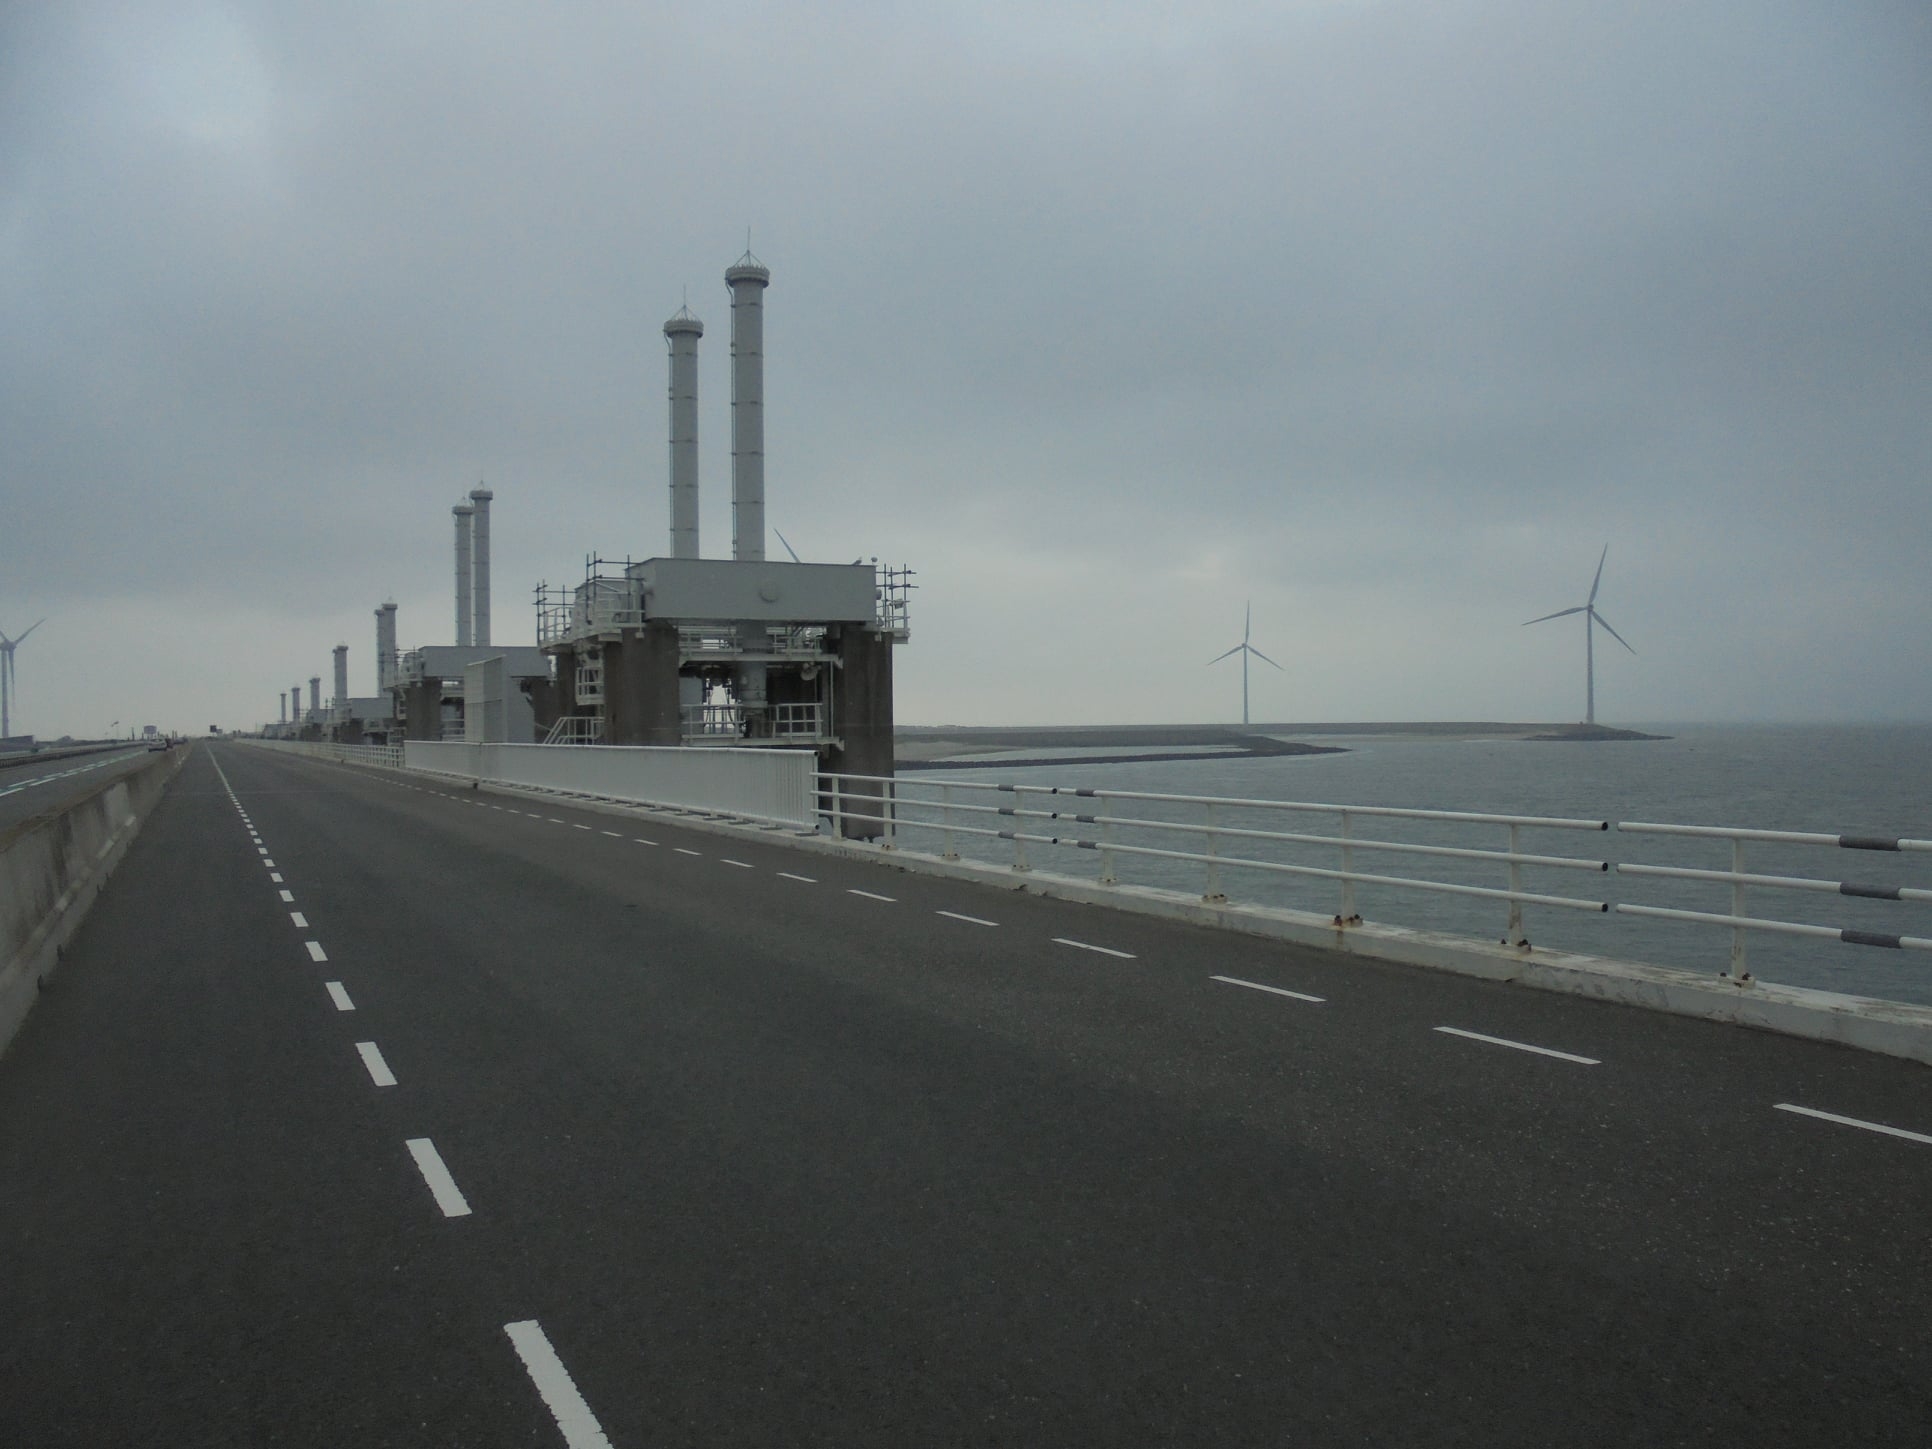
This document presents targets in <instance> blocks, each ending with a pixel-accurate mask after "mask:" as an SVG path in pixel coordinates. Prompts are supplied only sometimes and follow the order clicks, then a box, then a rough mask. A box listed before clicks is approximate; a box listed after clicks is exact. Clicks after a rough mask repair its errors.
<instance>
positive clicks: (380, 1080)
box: [356, 1041, 396, 1087]
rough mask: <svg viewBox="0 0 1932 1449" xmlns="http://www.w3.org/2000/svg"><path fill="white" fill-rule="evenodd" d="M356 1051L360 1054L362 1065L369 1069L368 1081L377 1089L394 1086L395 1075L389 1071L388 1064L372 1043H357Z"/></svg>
mask: <svg viewBox="0 0 1932 1449" xmlns="http://www.w3.org/2000/svg"><path fill="white" fill-rule="evenodd" d="M356 1050H357V1051H359V1052H361V1053H362V1064H363V1065H364V1066H365V1067H367V1068H368V1069H369V1080H370V1081H372V1082H374V1083H375V1084H376V1085H377V1086H378V1087H393V1086H395V1085H396V1074H395V1073H394V1072H392V1071H390V1070H389V1063H388V1062H385V1061H384V1060H383V1059H382V1053H381V1051H379V1050H378V1049H377V1047H376V1044H375V1043H374V1042H372V1041H359V1042H357V1043H356Z"/></svg>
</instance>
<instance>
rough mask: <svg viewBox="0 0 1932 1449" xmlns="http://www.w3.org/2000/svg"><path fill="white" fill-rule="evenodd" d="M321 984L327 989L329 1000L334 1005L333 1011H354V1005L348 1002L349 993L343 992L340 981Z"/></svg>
mask: <svg viewBox="0 0 1932 1449" xmlns="http://www.w3.org/2000/svg"><path fill="white" fill-rule="evenodd" d="M322 984H323V985H324V986H326V987H328V988H329V1000H331V1001H333V1002H334V1003H335V1009H336V1010H337V1011H354V1010H355V1009H356V1004H355V1003H354V1002H353V1001H351V1000H349V993H348V992H347V991H345V990H343V988H342V983H341V982H340V981H325V982H323V983H322Z"/></svg>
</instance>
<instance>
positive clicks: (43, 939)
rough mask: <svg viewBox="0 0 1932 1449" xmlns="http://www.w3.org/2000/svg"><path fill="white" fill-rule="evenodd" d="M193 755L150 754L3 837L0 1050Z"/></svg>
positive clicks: (0, 851) (0, 844) (0, 863)
mask: <svg viewBox="0 0 1932 1449" xmlns="http://www.w3.org/2000/svg"><path fill="white" fill-rule="evenodd" d="M187 756H188V747H185V746H184V747H181V748H177V749H173V750H169V751H167V752H166V753H165V754H160V753H157V754H153V755H150V756H149V757H148V759H147V760H146V761H144V762H143V763H142V764H140V765H139V766H137V767H136V768H135V769H133V770H131V771H130V772H128V773H127V774H125V775H121V776H119V777H118V778H116V779H113V780H110V781H107V782H106V783H104V784H102V785H101V786H100V787H98V788H97V789H95V790H93V791H92V792H90V793H89V794H87V795H84V796H82V797H81V798H80V799H79V800H76V801H74V802H72V803H71V804H69V805H67V806H66V807H64V808H63V809H60V810H58V811H54V812H52V813H49V814H45V815H38V816H35V817H34V818H32V819H30V820H23V821H21V822H20V823H19V824H18V825H15V826H14V827H12V828H11V829H10V830H8V831H6V832H5V833H3V834H0V1051H5V1050H6V1048H7V1046H8V1044H9V1043H10V1042H12V1040H13V1038H14V1033H15V1032H17V1031H18V1030H19V1029H20V1023H21V1022H22V1021H24V1020H25V1019H26V1016H27V1012H28V1011H29V1010H30V1009H31V1008H32V1006H33V1004H34V1000H35V998H36V997H38V995H39V994H40V983H41V982H42V981H44V980H45V979H46V978H47V976H48V975H49V974H50V973H51V972H52V971H53V969H54V967H55V965H56V964H57V963H58V962H59V960H60V953H61V949H62V947H64V946H65V945H66V944H67V942H68V941H69V940H70V939H72V937H73V935H74V932H75V931H77V930H79V929H80V924H81V922H82V921H83V920H84V919H85V918H86V916H87V911H88V908H89V907H90V906H92V905H93V904H94V899H95V897H96V896H98V895H99V894H100V892H101V887H102V885H103V884H105V883H106V881H107V878H108V876H109V875H111V874H112V873H113V871H114V867H115V866H116V865H118V864H119V863H120V859H121V857H122V856H123V855H124V854H126V853H127V847H128V844H129V842H131V841H132V840H133V839H134V836H135V833H136V832H137V831H138V830H140V828H141V822H142V821H143V820H145V819H146V818H147V815H148V812H149V811H150V810H152V809H153V808H154V804H155V802H156V801H157V800H159V799H160V798H161V792H162V791H163V790H164V789H166V788H167V784H168V782H169V781H170V780H172V779H173V778H174V777H175V774H176V772H178V771H179V770H180V768H181V766H182V764H183V762H184V761H185V760H186V759H187Z"/></svg>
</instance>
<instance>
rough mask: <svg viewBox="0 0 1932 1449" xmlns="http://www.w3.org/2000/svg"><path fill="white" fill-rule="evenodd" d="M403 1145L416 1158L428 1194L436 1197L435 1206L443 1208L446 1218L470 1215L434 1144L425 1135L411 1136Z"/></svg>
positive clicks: (467, 1206)
mask: <svg viewBox="0 0 1932 1449" xmlns="http://www.w3.org/2000/svg"><path fill="white" fill-rule="evenodd" d="M403 1146H405V1147H407V1148H408V1149H409V1155H410V1156H411V1157H413V1158H415V1159H416V1170H417V1171H418V1172H420V1173H421V1174H422V1175H423V1181H424V1182H426V1183H428V1184H429V1191H430V1195H431V1196H433V1197H434V1198H435V1199H436V1206H437V1207H439V1208H441V1209H442V1210H443V1216H444V1217H446V1218H466V1217H468V1216H469V1215H470V1205H469V1203H468V1202H467V1201H466V1200H465V1199H464V1197H463V1194H462V1193H461V1192H459V1191H458V1190H457V1187H456V1179H455V1178H453V1177H451V1176H450V1175H449V1169H448V1168H447V1167H445V1166H443V1158H442V1154H440V1153H439V1152H437V1150H436V1144H435V1143H434V1142H431V1141H430V1140H429V1139H428V1138H427V1137H412V1138H410V1139H409V1140H408V1141H407V1142H405V1143H404V1144H403Z"/></svg>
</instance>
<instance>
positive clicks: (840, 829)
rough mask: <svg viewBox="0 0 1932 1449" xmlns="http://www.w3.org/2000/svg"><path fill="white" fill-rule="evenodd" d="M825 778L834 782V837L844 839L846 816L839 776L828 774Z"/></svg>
mask: <svg viewBox="0 0 1932 1449" xmlns="http://www.w3.org/2000/svg"><path fill="white" fill-rule="evenodd" d="M825 778H826V779H828V780H830V781H831V782H832V839H834V840H843V839H845V817H844V810H843V808H842V805H841V802H840V800H839V777H838V776H837V775H827V776H826V777H825Z"/></svg>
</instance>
